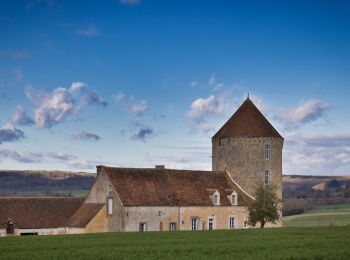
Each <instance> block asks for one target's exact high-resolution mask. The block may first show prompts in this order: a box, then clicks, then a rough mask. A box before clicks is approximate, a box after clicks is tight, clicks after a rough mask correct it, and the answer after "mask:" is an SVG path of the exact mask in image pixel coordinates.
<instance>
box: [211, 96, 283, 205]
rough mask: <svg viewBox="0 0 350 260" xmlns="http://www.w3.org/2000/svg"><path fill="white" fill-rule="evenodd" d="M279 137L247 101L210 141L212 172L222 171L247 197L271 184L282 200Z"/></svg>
mask: <svg viewBox="0 0 350 260" xmlns="http://www.w3.org/2000/svg"><path fill="white" fill-rule="evenodd" d="M283 141H284V139H283V137H282V136H281V135H280V134H279V133H278V132H277V130H276V129H275V128H274V127H273V126H272V125H271V124H270V122H269V121H268V120H267V119H266V118H265V117H264V115H263V114H262V113H261V112H260V111H259V109H258V108H257V107H256V106H255V105H254V103H253V102H252V101H251V100H250V99H249V97H248V98H247V99H246V100H245V101H244V103H243V104H242V105H241V106H240V107H239V108H238V110H237V111H236V113H234V114H233V116H232V117H231V118H230V119H229V120H228V121H227V122H226V123H225V124H224V125H223V126H222V127H221V129H220V130H219V131H218V132H217V133H216V134H215V135H214V136H213V137H212V168H213V171H226V172H227V173H228V174H230V176H231V177H232V178H233V179H234V180H235V181H237V182H238V183H239V185H240V186H241V187H242V188H243V189H244V190H245V191H247V192H248V193H249V194H252V195H254V192H255V190H256V187H257V186H258V185H259V184H261V183H265V184H272V185H274V186H275V187H276V191H277V195H278V197H279V199H280V200H282V149H283Z"/></svg>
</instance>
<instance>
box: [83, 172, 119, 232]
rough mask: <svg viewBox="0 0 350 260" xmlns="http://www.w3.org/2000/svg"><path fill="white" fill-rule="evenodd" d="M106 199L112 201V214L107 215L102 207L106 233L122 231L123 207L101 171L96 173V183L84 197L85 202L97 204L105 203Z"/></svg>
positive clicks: (105, 208) (105, 209)
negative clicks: (105, 221)
mask: <svg viewBox="0 0 350 260" xmlns="http://www.w3.org/2000/svg"><path fill="white" fill-rule="evenodd" d="M108 198H111V199H113V214H112V215H109V214H107V206H106V207H104V211H105V214H106V215H105V216H106V218H107V231H108V232H118V231H122V230H124V223H123V220H124V219H123V218H122V217H121V216H122V212H123V205H122V202H121V200H120V199H119V197H118V194H117V193H116V191H115V190H114V187H113V185H112V183H111V182H110V181H109V179H108V176H107V175H106V174H105V173H104V172H103V170H102V171H99V172H98V173H97V178H96V181H95V183H94V185H93V187H92V188H91V191H90V193H89V194H88V196H87V197H86V201H87V202H99V203H106V205H107V200H108Z"/></svg>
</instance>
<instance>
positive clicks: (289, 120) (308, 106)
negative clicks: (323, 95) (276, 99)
mask: <svg viewBox="0 0 350 260" xmlns="http://www.w3.org/2000/svg"><path fill="white" fill-rule="evenodd" d="M329 109H330V105H328V104H326V103H324V102H322V101H320V100H316V99H310V100H308V101H305V102H301V103H300V104H299V106H297V107H295V108H292V109H289V110H284V111H281V112H280V113H279V114H278V115H277V116H276V119H277V120H279V121H281V122H282V123H283V127H284V129H285V130H286V131H290V130H295V129H298V128H300V127H301V126H302V125H304V124H307V123H310V122H313V121H316V120H317V119H319V118H321V117H322V116H323V115H324V113H325V111H327V110H329Z"/></svg>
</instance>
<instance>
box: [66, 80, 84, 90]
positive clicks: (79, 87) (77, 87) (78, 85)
mask: <svg viewBox="0 0 350 260" xmlns="http://www.w3.org/2000/svg"><path fill="white" fill-rule="evenodd" d="M87 87H88V86H87V85H86V84H85V83H84V82H79V81H76V82H72V84H71V86H70V91H71V92H76V91H81V90H83V89H86V88H87Z"/></svg>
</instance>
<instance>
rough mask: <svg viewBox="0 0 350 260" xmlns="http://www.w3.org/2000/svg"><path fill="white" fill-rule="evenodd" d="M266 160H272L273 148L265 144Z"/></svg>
mask: <svg viewBox="0 0 350 260" xmlns="http://www.w3.org/2000/svg"><path fill="white" fill-rule="evenodd" d="M264 158H265V160H269V159H270V158H271V147H270V145H269V144H265V146H264Z"/></svg>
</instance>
